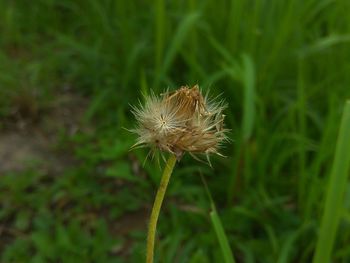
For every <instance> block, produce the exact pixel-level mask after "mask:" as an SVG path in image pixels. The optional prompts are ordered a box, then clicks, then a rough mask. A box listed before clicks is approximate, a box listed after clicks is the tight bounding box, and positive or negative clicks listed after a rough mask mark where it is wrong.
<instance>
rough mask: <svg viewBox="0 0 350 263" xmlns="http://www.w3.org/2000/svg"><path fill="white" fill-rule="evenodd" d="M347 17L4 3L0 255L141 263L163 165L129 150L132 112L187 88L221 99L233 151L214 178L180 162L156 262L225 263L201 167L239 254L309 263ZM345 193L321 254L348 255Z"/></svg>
mask: <svg viewBox="0 0 350 263" xmlns="http://www.w3.org/2000/svg"><path fill="white" fill-rule="evenodd" d="M349 14H350V2H349V1H348V0H338V1H332V0H281V1H277V0H276V1H265V0H261V1H259V0H256V1H254V0H250V1H244V0H233V1H224V0H218V1H214V0H203V1H198V0H190V1H164V0H156V1H141V0H139V1H126V0H125V1H124V0H120V1H113V0H84V1H83V0H75V1H71V0H61V1H58V0H36V1H27V0H16V1H15V0H13V1H11V0H1V1H0V262H4V263H7V262H36V263H37V262H143V260H144V255H145V238H146V227H147V221H148V216H149V212H150V209H151V206H152V202H153V198H154V195H155V192H156V189H157V186H158V182H159V179H160V175H161V168H160V167H159V165H158V164H157V162H156V161H147V162H146V163H145V164H144V165H143V161H144V159H145V157H146V154H147V150H135V151H129V148H130V146H131V145H132V144H133V143H134V142H135V135H133V134H131V133H129V132H128V131H127V130H126V129H125V128H127V129H130V128H132V127H134V126H135V120H134V118H133V116H132V114H131V113H130V104H131V105H133V104H136V103H138V100H139V99H141V100H142V93H147V92H149V91H150V90H154V91H155V93H159V92H161V91H163V90H165V89H167V88H169V89H170V90H173V89H176V88H178V87H179V86H181V85H185V84H188V85H190V86H191V85H195V84H199V85H200V87H201V88H202V89H203V90H208V89H209V90H210V92H211V94H212V95H213V96H216V95H218V94H222V97H223V98H225V99H226V101H227V102H228V103H229V108H228V109H227V110H226V113H225V114H226V115H227V118H226V120H227V127H228V128H230V129H231V132H230V138H231V139H232V143H230V144H228V145H227V146H226V147H225V148H224V149H223V150H222V153H223V154H225V155H226V156H227V158H221V157H215V156H214V157H213V158H212V164H213V168H210V167H209V166H208V165H206V164H202V163H199V162H197V161H195V160H193V159H192V158H190V157H189V156H185V157H184V159H183V160H182V161H181V162H180V163H179V164H178V165H177V167H176V169H175V172H174V174H173V176H172V178H171V182H170V185H169V189H168V192H167V195H166V200H165V203H164V206H163V209H162V212H161V215H160V221H159V225H158V240H157V242H156V261H157V262H165V263H167V262H169V263H170V262H178V263H180V262H191V263H196V262H197V263H202V262H203V263H207V262H224V259H223V256H222V253H221V248H220V245H219V242H218V240H217V237H216V233H215V229H214V228H213V225H212V222H211V220H210V216H209V212H210V209H211V207H210V199H209V198H208V196H207V194H206V191H205V188H204V186H203V183H202V181H201V178H200V174H202V175H203V176H204V178H205V180H206V181H207V184H208V187H209V189H210V192H211V194H212V196H213V200H214V202H215V204H216V207H217V212H218V215H219V216H220V218H221V221H222V226H223V228H224V229H225V231H226V234H227V238H228V240H229V244H230V247H231V249H232V251H233V253H234V255H235V259H236V261H237V262H247V263H250V262H278V263H283V262H295V263H296V262H298V263H299V262H300V263H303V262H311V260H312V257H313V253H314V250H315V246H316V242H317V238H318V233H319V230H320V222H321V217H322V211H323V208H324V203H325V202H324V200H325V193H326V189H327V185H328V184H327V182H328V181H329V178H330V176H329V175H330V170H331V165H332V161H333V158H334V149H335V144H336V138H337V133H338V130H339V124H340V118H341V114H342V109H343V105H344V103H345V100H346V99H347V98H350V88H349V87H350V46H349V44H350V15H349ZM349 137H350V135H349ZM160 165H161V166H162V165H163V163H161V164H160ZM346 189H347V191H346V195H345V200H344V203H341V204H337V205H340V207H341V208H342V210H341V211H342V213H341V221H340V224H339V228H340V231H338V235H337V238H336V241H335V243H334V250H333V253H332V262H342V263H345V262H350V247H349V243H350V212H349V207H350V185H349V184H347V185H346Z"/></svg>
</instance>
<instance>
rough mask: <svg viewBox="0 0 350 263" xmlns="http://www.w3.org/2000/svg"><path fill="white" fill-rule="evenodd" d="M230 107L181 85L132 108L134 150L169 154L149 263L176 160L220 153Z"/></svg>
mask: <svg viewBox="0 0 350 263" xmlns="http://www.w3.org/2000/svg"><path fill="white" fill-rule="evenodd" d="M226 107H227V105H226V104H225V102H224V101H223V100H218V99H217V98H214V99H212V98H209V96H208V93H207V94H206V95H205V96H203V95H202V92H201V90H200V89H199V87H198V85H195V86H194V87H192V88H190V87H188V86H182V87H180V88H179V89H178V90H176V91H174V92H169V91H167V92H165V93H163V94H161V95H160V96H156V95H155V94H151V95H150V96H146V98H145V103H144V105H142V104H141V103H140V106H139V107H133V110H132V112H133V114H134V115H135V118H136V120H137V123H138V124H137V127H136V128H135V129H133V130H132V132H134V133H136V134H137V135H138V138H137V141H136V143H135V145H134V146H133V148H135V147H150V148H151V151H150V153H152V154H153V155H154V153H155V151H160V152H161V153H165V152H167V153H170V157H169V159H168V161H167V163H166V166H165V169H164V172H163V175H162V179H161V182H160V186H159V188H158V191H157V194H156V199H155V201H154V205H153V209H152V213H151V218H150V223H149V228H148V236H147V255H146V262H147V263H152V262H153V251H154V240H155V234H156V225H157V221H158V216H159V212H160V208H161V205H162V202H163V199H164V195H165V191H166V188H167V185H168V182H169V179H170V175H171V173H172V170H173V168H174V166H175V163H176V160H178V161H180V160H181V158H182V156H183V155H184V154H185V153H186V152H187V153H189V154H191V155H192V156H193V157H194V158H196V159H198V157H197V155H198V154H204V155H205V156H206V158H207V160H208V163H209V164H210V159H209V156H210V155H211V154H218V155H221V154H220V153H219V149H220V147H221V146H222V144H223V142H225V141H226V140H227V136H226V133H227V129H225V128H224V118H225V115H224V114H223V110H224V109H225V108H226Z"/></svg>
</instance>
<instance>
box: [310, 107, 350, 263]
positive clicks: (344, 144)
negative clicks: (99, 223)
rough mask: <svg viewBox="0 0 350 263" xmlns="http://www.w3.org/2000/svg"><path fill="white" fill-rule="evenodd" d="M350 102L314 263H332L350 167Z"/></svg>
mask: <svg viewBox="0 0 350 263" xmlns="http://www.w3.org/2000/svg"><path fill="white" fill-rule="evenodd" d="M349 134H350V101H347V102H346V104H345V107H344V112H343V117H342V120H341V124H340V130H339V135H338V140H337V145H336V150H335V158H334V162H333V167H332V171H331V177H330V181H329V185H328V189H327V196H326V204H325V209H324V212H323V216H322V222H321V229H320V233H319V237H318V240H317V245H316V251H315V254H314V258H313V263H328V262H330V258H331V253H332V248H333V244H334V241H335V237H336V233H337V229H338V226H339V221H340V216H341V213H342V210H343V202H342V200H343V197H344V193H345V189H346V180H347V175H348V171H349V165H350V140H349Z"/></svg>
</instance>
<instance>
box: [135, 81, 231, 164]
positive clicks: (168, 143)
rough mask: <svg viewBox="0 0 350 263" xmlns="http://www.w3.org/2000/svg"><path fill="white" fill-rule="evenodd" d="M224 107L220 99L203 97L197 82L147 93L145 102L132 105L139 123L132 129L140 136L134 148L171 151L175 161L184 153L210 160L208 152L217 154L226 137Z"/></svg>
mask: <svg viewBox="0 0 350 263" xmlns="http://www.w3.org/2000/svg"><path fill="white" fill-rule="evenodd" d="M225 108H226V104H225V103H224V101H223V100H221V101H216V100H215V99H210V98H209V97H208V94H207V95H206V96H203V95H202V93H201V91H200V89H199V87H198V85H196V86H194V87H192V88H189V87H188V86H182V87H181V88H179V89H178V90H176V91H174V92H165V93H164V94H161V96H159V97H158V96H156V95H154V94H152V95H150V96H147V97H146V98H145V104H144V105H142V104H140V106H139V107H133V113H134V115H135V117H136V120H137V122H138V126H137V128H136V129H134V130H132V131H133V132H134V133H136V134H138V136H139V137H138V139H137V142H136V144H135V145H134V147H136V146H150V147H151V149H153V150H154V149H159V150H160V151H163V152H170V153H173V154H175V155H176V156H177V159H178V160H179V159H180V158H181V157H182V155H183V154H184V153H185V152H188V153H190V154H191V155H193V154H197V153H204V154H206V156H207V158H208V161H209V154H211V153H215V154H219V153H218V149H219V148H220V146H221V144H222V142H224V141H225V140H227V136H226V132H227V129H225V128H224V117H225V115H223V113H222V112H223V110H224V109H225Z"/></svg>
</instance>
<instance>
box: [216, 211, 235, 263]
mask: <svg viewBox="0 0 350 263" xmlns="http://www.w3.org/2000/svg"><path fill="white" fill-rule="evenodd" d="M210 219H211V222H212V223H213V226H214V230H215V233H216V236H217V238H218V240H219V244H220V247H221V251H222V255H223V257H224V260H225V263H234V262H235V260H234V258H233V255H232V251H231V248H230V245H229V243H228V240H227V236H226V234H225V230H224V228H223V226H222V224H221V220H220V218H219V216H218V213H217V212H216V209H215V206H213V210H212V211H211V212H210Z"/></svg>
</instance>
